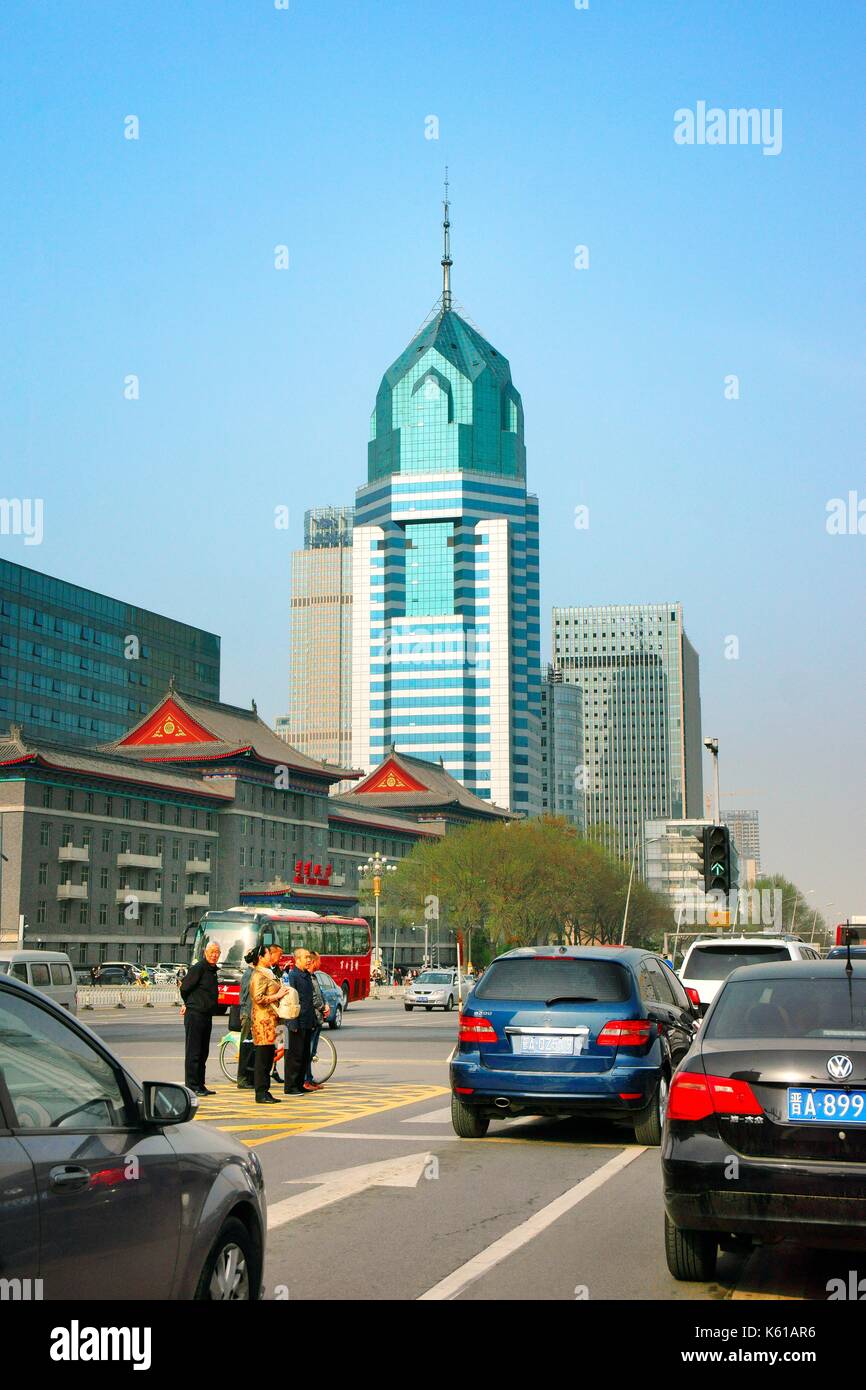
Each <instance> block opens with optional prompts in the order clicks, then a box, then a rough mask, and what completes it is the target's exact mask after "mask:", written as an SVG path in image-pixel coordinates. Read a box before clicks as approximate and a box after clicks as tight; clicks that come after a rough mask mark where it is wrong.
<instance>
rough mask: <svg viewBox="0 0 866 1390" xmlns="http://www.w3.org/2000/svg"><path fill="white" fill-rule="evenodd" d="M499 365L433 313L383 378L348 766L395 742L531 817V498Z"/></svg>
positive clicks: (455, 320)
mask: <svg viewBox="0 0 866 1390" xmlns="http://www.w3.org/2000/svg"><path fill="white" fill-rule="evenodd" d="M525 473H526V452H525V448H524V443H523V407H522V404H521V401H520V396H519V394H518V392H517V391H516V389H515V387H514V385H513V384H512V381H511V370H510V368H509V365H508V362H507V360H506V359H505V358H504V357H502V356H501V354H500V353H498V352H497V351H496V349H495V348H493V347H491V345H490V344H489V343H488V342H487V341H486V340H485V339H484V338H483V337H482V336H481V334H480V333H479V332H478V331H477V329H475V328H473V327H472V326H471V325H470V324H468V323H467V322H466V321H465V320H464V319H462V318H461V317H460V316H459V315H458V314H457V313H456V312H454V311H453V310H450V309H441V310H439V311H438V312H437V313H436V315H435V316H434V318H433V319H432V320H431V321H430V322H429V323H428V324H427V325H426V326H425V327H424V328H423V329H422V330H421V332H420V333H419V334H418V336H417V337H416V338H415V339H414V341H413V342H412V343H410V345H409V347H408V348H407V349H406V350H405V352H403V353H402V354H401V356H400V357H399V358H398V359H397V361H396V362H395V363H394V365H393V366H392V367H391V368H389V370H388V371H387V372H386V373H385V375H384V377H383V378H382V384H381V386H380V388H379V392H378V395H377V398H376V408H375V410H374V412H373V417H372V422H371V440H370V444H369V447H368V482H367V484H366V485H365V486H363V487H362V488H360V489H359V491H358V494H357V499H356V506H355V531H354V561H353V564H354V603H353V607H354V628H353V696H352V707H353V748H352V753H353V761H354V763H355V765H356V766H359V767H367V768H369V767H373V766H375V765H376V763H377V762H378V761H379V760H380V759H381V758H382V757H383V756H384V755H385V753H386V752H387V750H388V748H389V747H390V745H391V744H394V745H395V746H396V747H397V748H398V749H400V750H402V751H404V752H407V753H413V754H415V755H416V756H419V757H424V758H428V759H434V760H436V759H439V758H441V759H442V762H443V764H444V766H445V767H446V768H447V770H448V771H449V772H451V773H452V774H453V775H454V776H455V777H457V778H459V780H460V781H462V782H464V783H465V785H466V786H468V787H469V788H470V790H472V791H474V792H476V793H477V794H478V795H479V796H483V797H485V798H488V799H489V800H491V801H493V802H495V803H496V804H497V805H501V806H507V807H509V808H510V809H512V810H515V811H522V812H527V813H529V814H536V813H537V812H538V811H540V809H541V800H540V766H539V744H538V739H539V720H540V700H541V694H540V686H541V681H540V672H539V656H540V646H539V644H540V630H539V612H538V501H537V499H536V498H535V497H532V496H530V495H528V494H527V492H526V483H525Z"/></svg>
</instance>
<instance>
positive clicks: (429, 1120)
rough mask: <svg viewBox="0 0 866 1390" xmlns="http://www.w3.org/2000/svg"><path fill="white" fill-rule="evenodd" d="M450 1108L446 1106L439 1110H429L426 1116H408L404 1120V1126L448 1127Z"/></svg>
mask: <svg viewBox="0 0 866 1390" xmlns="http://www.w3.org/2000/svg"><path fill="white" fill-rule="evenodd" d="M450 1123H451V1106H450V1105H446V1106H444V1107H443V1108H442V1109H441V1110H430V1111H428V1113H427V1114H426V1115H410V1116H409V1118H408V1120H404V1121H403V1124H404V1125H450Z"/></svg>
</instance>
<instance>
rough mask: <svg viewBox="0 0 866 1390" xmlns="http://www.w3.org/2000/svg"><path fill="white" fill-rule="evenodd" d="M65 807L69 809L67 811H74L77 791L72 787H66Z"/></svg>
mask: <svg viewBox="0 0 866 1390" xmlns="http://www.w3.org/2000/svg"><path fill="white" fill-rule="evenodd" d="M64 808H65V810H67V811H74V810H75V792H74V790H73V789H72V787H67V789H66V798H65V801H64Z"/></svg>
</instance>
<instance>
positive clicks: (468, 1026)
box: [457, 1014, 499, 1043]
mask: <svg viewBox="0 0 866 1390" xmlns="http://www.w3.org/2000/svg"><path fill="white" fill-rule="evenodd" d="M457 1041H458V1042H465V1043H495V1042H499V1036H498V1034H497V1032H496V1029H495V1028H494V1027H493V1024H492V1023H491V1022H490V1019H489V1018H473V1017H472V1015H471V1014H461V1015H460V1020H459V1023H458V1028H457Z"/></svg>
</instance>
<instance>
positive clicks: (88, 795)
mask: <svg viewBox="0 0 866 1390" xmlns="http://www.w3.org/2000/svg"><path fill="white" fill-rule="evenodd" d="M84 809H85V811H86V812H87V814H88V815H92V813H93V792H85V793H84Z"/></svg>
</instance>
